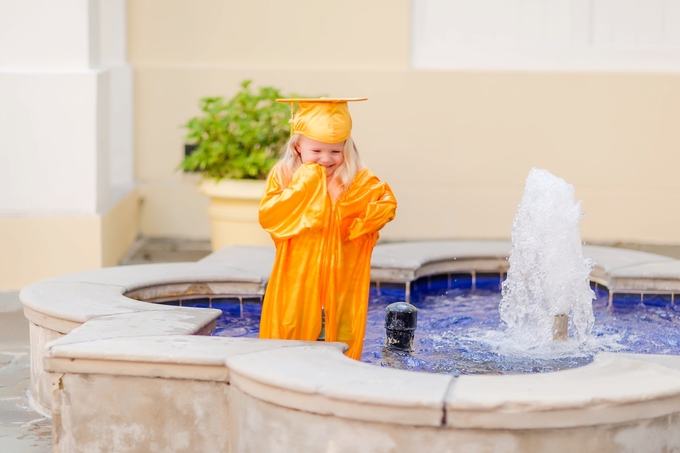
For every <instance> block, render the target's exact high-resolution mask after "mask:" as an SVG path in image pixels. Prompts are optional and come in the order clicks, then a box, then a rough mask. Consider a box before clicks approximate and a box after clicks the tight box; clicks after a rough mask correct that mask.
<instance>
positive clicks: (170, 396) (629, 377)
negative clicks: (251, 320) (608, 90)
mask: <svg viewBox="0 0 680 453" xmlns="http://www.w3.org/2000/svg"><path fill="white" fill-rule="evenodd" d="M537 176H538V177H539V179H540V177H541V176H542V175H541V174H540V172H539V173H537ZM543 176H545V175H543ZM552 183H555V181H553V182H552ZM555 184H556V183H555ZM532 193H533V192H532ZM534 195H536V194H534ZM537 195H541V194H537ZM532 196H533V195H532ZM572 200H573V198H572ZM520 211H521V212H524V211H522V207H521V206H520ZM539 214H540V213H539ZM531 215H533V214H531ZM565 215H567V216H568V217H570V218H572V219H573V218H577V217H578V216H580V213H579V212H578V207H576V208H574V207H573V201H572V208H571V209H570V210H569V212H568V213H566V214H565ZM539 218H540V216H539ZM518 219H520V222H521V219H522V217H520V216H519V215H518ZM567 229H568V228H567V227H566V226H565V231H566V230H567ZM559 234H560V235H561V234H563V233H562V232H560V233H559ZM564 234H566V233H564ZM523 238H525V236H523V235H521V234H519V233H518V234H515V233H513V240H516V239H517V240H523ZM546 239H548V240H552V239H553V237H552V236H550V235H546ZM527 240H530V238H527ZM513 246H514V247H515V250H516V249H517V248H518V242H515V243H514V244H513ZM580 248H581V245H580V243H578V244H574V242H573V241H571V242H570V246H569V247H568V248H567V249H559V248H557V247H556V248H555V250H558V249H559V250H562V252H561V253H562V254H563V255H565V256H567V257H568V258H569V260H571V262H574V263H577V264H578V266H577V271H576V272H575V273H569V272H570V271H569V270H568V269H566V272H567V273H568V274H569V276H566V275H562V274H559V275H557V277H558V278H560V279H562V280H560V281H564V284H565V285H566V284H567V282H571V281H575V282H577V284H579V285H580V286H578V285H577V286H578V288H579V289H578V290H576V291H575V292H573V293H572V294H571V296H569V297H566V296H565V292H564V291H561V290H555V291H553V290H551V289H549V288H548V289H546V288H545V287H542V286H541V288H542V289H541V291H542V293H540V292H537V291H534V292H533V293H532V294H533V295H534V296H540V297H536V298H535V299H532V300H534V301H535V302H532V303H533V304H534V305H531V307H530V306H529V305H527V308H526V313H525V317H526V318H529V317H532V316H534V315H538V314H539V313H540V314H541V315H542V316H543V318H546V319H547V321H546V320H543V321H542V323H543V324H542V327H541V328H540V329H538V331H537V332H535V333H532V334H531V335H529V336H528V338H529V340H528V341H530V347H535V348H536V349H540V347H541V346H540V344H543V343H545V342H546V341H547V342H548V343H550V344H553V343H552V342H551V339H552V338H553V335H557V336H560V335H561V336H564V335H565V332H564V329H562V328H559V329H557V330H558V332H557V333H553V328H554V326H555V325H556V324H557V325H558V327H559V324H562V325H564V318H563V317H560V316H561V315H565V314H569V316H570V317H571V320H569V321H568V324H569V325H570V327H571V329H570V330H571V333H570V334H569V340H567V341H566V342H559V343H565V344H569V343H579V344H580V342H581V341H582V340H583V339H585V338H587V337H588V335H587V334H588V329H589V327H588V325H592V320H590V321H589V319H590V318H589V317H588V313H587V309H584V308H578V307H577V308H574V307H573V306H571V305H568V304H567V302H572V301H581V300H582V299H585V298H587V297H591V293H589V292H588V291H590V288H589V287H588V286H587V283H586V278H587V275H588V273H587V272H586V270H587V269H588V266H590V264H589V262H588V261H585V260H584V259H583V257H582V256H581V255H580V254H579V253H576V250H577V249H578V250H580ZM510 250H511V244H510V243H508V242H505V241H440V242H417V243H416V242H413V243H399V244H385V245H380V246H378V247H376V249H375V251H374V254H373V259H372V271H371V279H372V281H373V282H374V285H375V288H376V289H377V290H383V291H387V290H388V289H395V288H402V291H403V292H404V293H405V294H408V292H409V291H410V289H411V286H412V284H413V285H415V284H420V283H418V282H421V283H422V282H426V283H427V284H428V285H432V286H435V285H437V284H444V285H448V286H449V287H450V286H451V285H453V283H454V282H455V281H456V280H457V279H458V278H460V276H461V275H466V276H468V277H469V280H470V282H471V285H472V286H473V287H475V285H476V284H477V283H479V282H482V281H483V280H484V278H488V276H491V275H496V276H497V277H496V278H497V281H500V280H501V279H502V277H503V276H504V275H505V273H508V274H507V277H508V278H507V281H506V285H505V287H504V291H505V292H504V297H507V299H505V300H506V301H510V300H511V299H512V298H513V297H518V296H519V295H520V294H521V292H522V291H524V290H523V289H522V288H523V281H524V280H525V277H526V278H529V279H530V276H529V275H528V274H526V273H523V272H521V269H522V266H519V267H517V270H518V272H517V273H515V270H514V269H513V270H509V269H508V265H509V262H508V257H509V256H510ZM533 250H534V251H535V252H536V253H535V255H533V257H531V259H529V260H528V261H529V262H533V263H534V264H536V263H537V261H536V260H540V259H543V258H544V257H545V255H544V254H542V252H541V250H536V249H535V248H534V249H533ZM583 250H584V254H585V255H586V256H587V257H588V258H590V259H591V260H592V261H593V262H594V265H593V267H592V270H591V271H590V280H591V282H593V284H596V285H598V286H601V287H602V288H605V287H606V288H607V289H608V291H609V295H610V299H611V301H612V303H613V306H614V307H616V306H617V304H618V303H619V301H624V302H625V301H626V300H629V299H630V295H631V294H635V295H637V296H638V297H639V301H640V302H641V303H645V302H648V303H650V304H651V303H652V302H653V301H658V300H663V301H666V302H665V303H668V304H671V306H674V303H675V295H676V294H680V261H676V260H673V259H670V258H666V257H661V256H658V255H652V254H647V253H641V252H633V251H629V250H618V249H610V248H606V247H592V246H590V247H588V246H586V247H584V248H583ZM513 256H515V255H514V254H513ZM512 260H513V261H512V265H513V266H514V263H515V261H514V258H512ZM532 260H533V261H532ZM272 261H273V250H272V249H271V248H267V247H228V248H226V249H222V250H220V251H219V252H216V253H214V254H212V255H211V256H209V257H207V258H206V259H204V260H202V261H200V262H198V263H176V264H163V265H141V266H129V267H117V268H109V269H101V270H95V271H88V272H81V273H77V274H71V275H66V276H61V277H57V278H53V279H49V280H45V281H42V282H39V283H36V284H33V285H31V286H29V287H27V288H25V289H24V290H23V291H22V293H21V300H22V302H23V303H24V306H25V314H26V316H27V318H28V319H29V321H30V326H31V360H32V364H31V373H32V376H31V397H32V401H33V404H34V406H35V407H37V408H41V409H42V410H43V411H44V412H48V413H51V414H52V416H53V446H54V451H55V452H67V451H68V452H80V451H83V452H85V451H117V452H118V451H122V452H126V451H129V452H133V451H161V450H162V451H230V452H251V451H252V452H255V451H256V452H270V451H337V452H341V451H350V450H351V451H355V452H369V451H371V452H373V451H391V450H399V451H404V452H417V451H429V452H463V451H470V450H474V451H479V452H493V451H504V452H520V451H554V452H562V451H565V452H566V451H572V450H574V449H579V450H582V451H663V450H667V451H672V450H677V449H679V448H680V436H679V435H678V433H679V432H680V357H678V356H673V355H653V354H640V355H636V354H619V353H599V354H597V355H596V356H595V358H594V360H593V361H592V363H590V364H588V365H585V366H582V367H578V368H574V369H569V370H565V371H559V372H553V373H542V374H524V375H504V376H501V375H498V376H479V375H463V376H460V377H455V376H452V375H441V374H430V373H416V372H409V371H403V370H395V369H386V368H381V367H376V366H373V365H369V364H366V363H360V362H356V361H353V360H350V359H348V358H347V357H345V356H344V355H343V354H342V351H343V350H344V345H342V344H338V343H330V344H324V343H320V342H299V341H276V340H259V339H248V338H220V337H210V336H205V334H208V333H210V332H211V331H212V330H213V329H214V322H215V318H216V317H217V316H218V315H219V310H215V308H219V307H220V306H221V304H222V302H223V301H224V300H225V299H231V300H237V301H238V303H239V304H240V305H237V306H240V309H241V310H246V309H247V301H246V300H247V298H249V297H250V298H252V297H260V296H261V295H262V294H263V292H264V289H265V286H266V281H267V278H268V273H269V269H270V268H271V263H272ZM556 266H557V267H556V268H554V269H559V268H560V267H559V265H556ZM552 270H553V268H551V272H552ZM541 271H542V272H543V271H545V272H547V270H545V269H543V270H541ZM547 278H548V277H547V276H545V275H543V274H541V275H540V276H539V277H536V279H537V280H536V281H538V282H539V283H541V282H544V281H547V280H545V279H547ZM414 282H415V283H414ZM584 285H585V288H584ZM617 295H619V296H617ZM196 299H204V300H205V301H206V305H207V306H208V307H209V308H206V309H196V308H187V307H184V306H182V305H183V304H182V301H192V300H196ZM545 300H550V301H551V302H554V303H556V304H557V307H556V308H550V309H548V308H547V306H546V305H545V304H544V303H543V301H545ZM168 301H180V306H168V305H162V303H164V302H168ZM210 307H212V308H210ZM555 315H558V318H557V321H555V319H556V318H555ZM551 317H552V318H551ZM419 318H420V315H419ZM543 318H542V319H543ZM584 320H585V324H584V325H582V324H580V322H581V321H584ZM511 322H513V323H515V324H514V325H516V326H518V325H519V323H520V322H521V320H519V319H518V318H515V319H514V320H512V321H511ZM589 323H590V324H589ZM508 325H510V323H508ZM509 330H510V332H513V329H512V328H510V327H509ZM381 341H383V342H384V337H383V339H381ZM539 343H540V344H539ZM383 344H384V343H383ZM532 345H533V346H532Z"/></svg>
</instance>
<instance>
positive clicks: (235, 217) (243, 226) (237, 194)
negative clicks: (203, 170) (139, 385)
mask: <svg viewBox="0 0 680 453" xmlns="http://www.w3.org/2000/svg"><path fill="white" fill-rule="evenodd" d="M265 184H266V181H263V180H248V179H244V180H235V179H222V180H220V181H219V182H216V181H215V180H214V179H206V180H204V181H203V182H201V185H200V191H201V192H202V193H204V194H206V195H208V196H209V197H210V206H209V207H208V216H209V217H210V232H211V242H212V249H213V251H215V250H219V249H221V248H223V247H226V246H229V245H273V241H272V239H271V237H270V236H269V234H268V233H266V232H265V231H264V230H263V229H262V227H260V223H259V222H258V219H257V213H258V208H259V205H260V198H261V197H262V193H263V192H264V188H265Z"/></svg>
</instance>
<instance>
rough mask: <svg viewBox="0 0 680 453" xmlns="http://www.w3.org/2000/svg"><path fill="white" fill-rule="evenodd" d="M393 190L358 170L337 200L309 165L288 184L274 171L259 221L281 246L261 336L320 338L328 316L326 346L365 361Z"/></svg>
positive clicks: (393, 204)
mask: <svg viewBox="0 0 680 453" xmlns="http://www.w3.org/2000/svg"><path fill="white" fill-rule="evenodd" d="M396 208H397V202H396V200H395V198H394V194H393V193H392V190H391V189H390V187H389V186H388V185H387V184H386V183H384V182H381V181H380V180H379V179H378V178H377V177H375V176H374V175H373V174H372V173H371V172H370V171H369V170H368V169H366V168H364V169H363V170H361V171H359V172H358V173H357V175H356V176H355V178H354V181H353V182H352V184H351V185H350V187H349V189H347V190H346V191H345V192H343V193H342V194H341V195H340V197H339V198H338V199H337V200H336V201H335V202H333V201H332V200H331V197H330V195H329V194H328V191H327V187H326V169H325V168H324V167H322V166H320V165H318V164H314V163H307V164H303V165H301V166H300V168H299V169H298V170H297V171H296V172H295V174H294V175H293V179H292V180H291V182H290V184H288V186H287V187H283V186H282V185H281V183H280V181H279V179H278V177H277V176H276V175H275V174H274V172H272V174H271V175H270V176H269V179H268V181H267V188H266V190H265V194H264V195H263V197H262V200H261V202H260V224H261V225H262V227H263V228H264V229H265V230H266V231H268V232H269V233H270V234H271V236H272V238H273V239H274V243H275V244H276V259H275V261H274V267H273V269H272V273H271V277H270V279H269V284H268V285H267V291H266V294H265V297H264V305H263V307H262V318H261V320H260V338H280V339H289V340H309V341H314V340H316V339H317V338H318V337H319V333H320V331H321V310H322V309H323V311H324V314H325V317H326V319H325V323H326V325H325V341H341V342H343V343H347V345H348V346H349V349H348V351H347V352H346V355H347V356H349V357H351V358H353V359H356V360H359V359H360V358H361V349H362V347H363V339H364V332H365V330H366V312H367V308H368V293H369V285H370V271H371V253H372V252H373V247H374V246H375V243H376V241H377V240H378V230H380V229H381V228H382V227H383V226H385V224H386V223H387V222H389V221H390V220H392V219H393V218H394V215H395V211H396Z"/></svg>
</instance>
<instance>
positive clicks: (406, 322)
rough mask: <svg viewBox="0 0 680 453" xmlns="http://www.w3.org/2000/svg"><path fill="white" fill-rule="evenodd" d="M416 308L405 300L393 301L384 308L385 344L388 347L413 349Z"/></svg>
mask: <svg viewBox="0 0 680 453" xmlns="http://www.w3.org/2000/svg"><path fill="white" fill-rule="evenodd" d="M417 321H418V309H417V308H416V307H414V306H413V305H411V304H407V303H406V302H395V303H393V304H390V305H388V306H387V308H385V331H386V332H385V333H386V335H387V338H386V340H385V345H386V346H387V347H388V348H390V349H399V350H401V351H413V337H414V335H415V332H416V325H417Z"/></svg>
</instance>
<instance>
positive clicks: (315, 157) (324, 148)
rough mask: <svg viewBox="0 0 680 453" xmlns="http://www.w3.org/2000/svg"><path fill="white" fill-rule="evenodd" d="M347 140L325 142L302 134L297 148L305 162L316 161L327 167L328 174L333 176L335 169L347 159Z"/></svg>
mask: <svg viewBox="0 0 680 453" xmlns="http://www.w3.org/2000/svg"><path fill="white" fill-rule="evenodd" d="M344 147H345V142H344V141H343V142H340V143H325V142H320V141H318V140H312V139H311V138H307V137H305V136H304V135H303V136H300V140H299V141H298V143H297V145H296V147H295V149H296V150H297V152H298V153H299V154H300V160H302V163H303V164H306V163H308V162H314V163H317V164H319V165H323V166H324V167H326V176H329V177H330V176H332V175H333V174H334V173H335V170H336V169H337V168H338V167H339V166H340V165H342V163H343V162H344V161H345V155H344V153H343V150H344Z"/></svg>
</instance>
